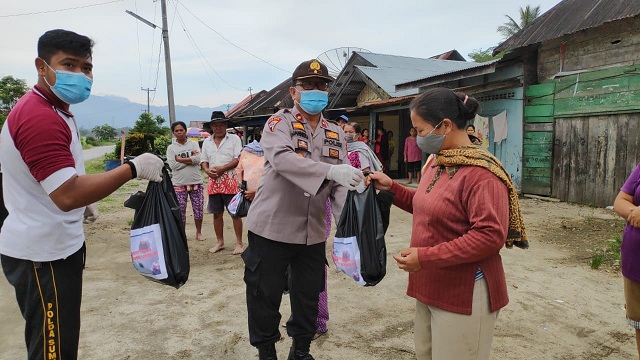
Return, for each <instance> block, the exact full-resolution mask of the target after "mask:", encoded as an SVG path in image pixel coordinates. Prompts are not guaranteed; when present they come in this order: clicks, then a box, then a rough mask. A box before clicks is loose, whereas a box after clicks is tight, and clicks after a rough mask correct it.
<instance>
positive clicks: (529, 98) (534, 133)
mask: <svg viewBox="0 0 640 360" xmlns="http://www.w3.org/2000/svg"><path fill="white" fill-rule="evenodd" d="M525 96H526V103H525V108H524V141H523V145H524V149H523V150H524V151H523V178H522V191H523V192H524V193H528V194H537V195H545V196H550V195H553V196H561V194H559V193H558V191H557V189H560V188H563V187H566V186H570V185H571V184H553V182H554V181H568V180H567V179H564V178H563V179H554V175H553V174H554V172H553V169H554V166H559V165H558V164H554V158H553V155H554V154H553V149H554V142H564V141H565V140H566V139H561V138H559V136H560V137H562V136H563V135H562V134H560V133H558V134H554V127H557V124H556V123H555V121H554V119H561V118H580V117H589V116H590V117H593V116H598V115H614V114H615V115H617V114H625V113H640V64H639V65H627V66H618V67H611V68H607V69H601V70H596V71H591V72H587V73H581V74H574V75H568V76H564V77H561V78H559V79H555V80H551V81H549V82H546V83H543V84H538V85H530V86H529V87H527V89H526V90H525ZM568 124H571V123H568ZM558 161H559V159H558V157H556V160H555V162H558ZM556 175H557V174H556ZM555 177H556V178H557V177H558V176H555ZM552 185H553V186H552ZM552 189H556V191H555V193H553V191H552ZM561 200H563V201H566V199H561Z"/></svg>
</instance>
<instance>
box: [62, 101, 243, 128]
mask: <svg viewBox="0 0 640 360" xmlns="http://www.w3.org/2000/svg"><path fill="white" fill-rule="evenodd" d="M230 106H231V107H233V106H235V104H231V105H230ZM146 109H147V105H146V104H139V103H134V102H131V101H129V99H127V98H123V97H120V96H111V95H107V96H98V95H91V97H89V99H88V100H87V101H85V102H82V103H80V104H77V105H73V106H71V111H72V112H73V114H74V115H75V117H76V120H77V121H78V127H81V128H85V129H87V130H91V129H92V128H93V127H94V126H98V125H103V124H108V125H111V126H113V127H115V128H121V127H133V125H134V124H135V122H136V120H138V117H139V116H140V113H141V112H143V111H145V110H146ZM150 110H151V113H153V115H161V116H162V117H164V118H165V119H166V120H167V122H166V123H164V124H163V125H164V126H169V107H168V106H151V107H150ZM214 110H220V111H225V112H226V111H227V105H226V104H225V105H219V106H216V107H210V108H203V107H199V106H195V105H188V106H181V105H176V119H177V120H180V121H184V122H185V123H186V124H187V125H189V122H190V121H192V120H193V121H203V120H209V119H210V117H211V112H212V111H214Z"/></svg>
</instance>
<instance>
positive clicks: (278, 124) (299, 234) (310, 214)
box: [242, 59, 364, 360]
mask: <svg viewBox="0 0 640 360" xmlns="http://www.w3.org/2000/svg"><path fill="white" fill-rule="evenodd" d="M291 80H292V84H291V87H290V88H289V94H290V95H291V98H292V99H293V101H294V104H295V106H294V107H293V108H292V109H285V110H280V111H278V112H277V113H276V114H274V115H273V116H271V117H270V118H269V120H267V123H266V125H265V128H264V132H263V135H262V139H261V140H260V145H261V146H262V148H263V150H264V157H265V161H264V175H263V176H262V181H261V183H260V187H259V188H258V191H257V193H256V195H255V198H254V199H253V202H252V203H251V208H250V209H249V215H248V216H247V228H248V230H249V234H248V240H249V246H248V247H247V249H246V250H245V251H244V253H243V254H242V259H243V260H244V263H245V272H244V281H245V283H246V285H247V290H246V291H247V294H246V296H247V310H248V315H249V341H250V343H251V345H253V346H255V347H257V348H258V352H259V356H260V359H261V360H276V359H277V355H276V348H275V343H276V342H277V341H278V340H280V331H279V324H280V318H281V315H280V311H279V306H280V302H281V300H282V292H283V290H284V289H285V286H286V284H287V275H286V271H287V267H289V268H290V269H291V271H290V277H291V287H290V293H289V294H290V299H291V318H290V319H289V321H287V333H288V334H289V336H291V337H292V338H293V344H292V346H291V350H290V352H289V357H288V359H290V360H313V357H312V356H311V355H310V354H309V348H310V344H311V340H312V338H313V336H314V335H315V333H316V325H317V324H316V319H317V316H318V298H319V294H320V292H321V291H322V290H323V289H324V279H325V272H324V266H325V261H326V260H325V259H326V258H325V241H326V237H325V216H326V212H327V208H326V205H327V200H330V201H331V206H332V212H333V216H334V219H338V218H339V216H340V213H341V212H342V208H343V206H344V202H345V200H346V196H347V190H354V189H355V186H356V185H358V184H359V183H360V182H361V181H362V180H363V179H364V176H363V175H362V172H361V171H360V170H359V169H356V168H354V167H352V166H351V165H350V164H349V162H348V159H347V148H346V142H345V141H344V132H343V131H342V129H341V128H340V127H339V126H338V125H336V124H334V123H332V122H330V121H328V120H326V119H325V118H324V116H323V115H322V110H323V109H324V108H325V107H326V106H327V103H328V93H327V89H328V87H329V82H331V81H333V78H332V77H330V76H329V74H328V71H327V67H326V66H325V65H324V64H322V63H321V62H319V61H318V60H315V59H312V60H309V61H305V62H303V63H302V64H300V65H299V66H298V67H297V68H296V70H295V71H294V72H293V76H292V77H291Z"/></svg>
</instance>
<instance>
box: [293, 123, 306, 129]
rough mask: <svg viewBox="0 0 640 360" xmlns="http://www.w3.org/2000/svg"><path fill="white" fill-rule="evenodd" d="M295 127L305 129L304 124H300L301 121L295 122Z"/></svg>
mask: <svg viewBox="0 0 640 360" xmlns="http://www.w3.org/2000/svg"><path fill="white" fill-rule="evenodd" d="M293 128H294V129H298V130H302V131H304V125H302V124H300V123H299V122H297V123H293Z"/></svg>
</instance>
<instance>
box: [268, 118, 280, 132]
mask: <svg viewBox="0 0 640 360" xmlns="http://www.w3.org/2000/svg"><path fill="white" fill-rule="evenodd" d="M281 120H282V119H281V118H279V117H274V118H271V120H269V124H267V125H268V126H269V130H271V132H273V129H275V128H276V125H278V123H279V122H280V121H281Z"/></svg>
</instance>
